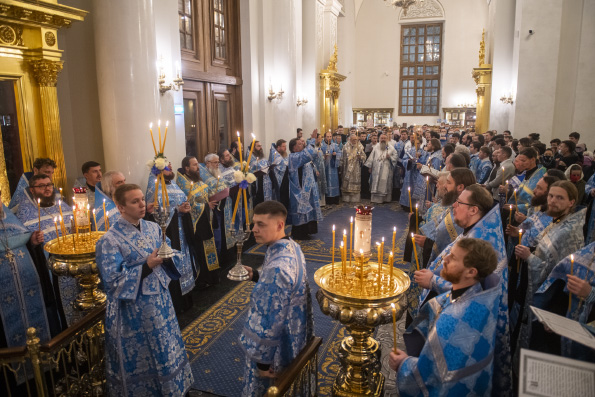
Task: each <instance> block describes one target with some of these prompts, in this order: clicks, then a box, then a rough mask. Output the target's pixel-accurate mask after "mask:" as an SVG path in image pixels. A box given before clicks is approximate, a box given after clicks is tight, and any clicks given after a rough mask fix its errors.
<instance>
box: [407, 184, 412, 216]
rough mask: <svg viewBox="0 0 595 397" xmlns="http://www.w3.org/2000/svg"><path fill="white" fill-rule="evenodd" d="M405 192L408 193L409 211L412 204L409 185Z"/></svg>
mask: <svg viewBox="0 0 595 397" xmlns="http://www.w3.org/2000/svg"><path fill="white" fill-rule="evenodd" d="M407 193H408V194H409V213H411V210H412V209H413V205H412V204H411V187H408V188H407Z"/></svg>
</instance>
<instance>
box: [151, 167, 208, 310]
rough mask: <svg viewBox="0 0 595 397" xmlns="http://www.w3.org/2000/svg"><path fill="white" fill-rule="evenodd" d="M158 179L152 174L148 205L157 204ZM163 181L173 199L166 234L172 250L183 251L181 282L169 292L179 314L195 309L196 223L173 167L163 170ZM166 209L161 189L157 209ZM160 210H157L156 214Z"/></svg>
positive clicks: (171, 286)
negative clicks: (175, 177) (194, 250)
mask: <svg viewBox="0 0 595 397" xmlns="http://www.w3.org/2000/svg"><path fill="white" fill-rule="evenodd" d="M155 178H156V175H155V174H154V173H152V172H151V174H150V175H149V181H148V184H147V192H146V194H145V199H146V200H147V202H148V203H154V202H155ZM163 178H164V180H165V186H166V189H167V196H168V199H169V219H168V221H167V229H166V231H165V234H166V235H167V237H168V238H169V239H170V241H171V247H172V248H173V249H175V250H177V251H180V257H179V261H178V262H177V263H176V268H177V269H178V272H179V273H180V279H179V280H172V281H171V282H170V283H169V292H170V295H171V297H172V301H173V304H174V309H175V310H176V313H181V312H182V311H184V310H186V309H188V308H189V307H190V306H191V305H192V301H191V299H192V298H191V295H189V293H190V292H191V291H192V289H194V280H195V279H196V276H197V274H198V272H197V269H196V267H195V263H194V257H193V252H192V248H193V247H192V246H191V243H192V241H193V239H192V235H193V231H192V219H191V216H190V214H189V212H190V204H189V203H188V200H187V198H186V195H185V194H184V192H183V191H182V189H180V187H179V186H178V185H176V184H175V183H172V181H173V179H174V173H173V172H172V171H171V164H170V165H169V166H168V167H166V168H165V169H164V170H163ZM164 205H167V203H166V202H165V200H164V199H163V188H161V186H160V189H159V193H158V194H157V206H158V207H163V206H164ZM156 210H157V209H156V208H154V209H153V213H154V211H156ZM149 219H150V218H149ZM183 296H184V298H183Z"/></svg>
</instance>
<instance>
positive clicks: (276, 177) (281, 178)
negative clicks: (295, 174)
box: [269, 139, 289, 208]
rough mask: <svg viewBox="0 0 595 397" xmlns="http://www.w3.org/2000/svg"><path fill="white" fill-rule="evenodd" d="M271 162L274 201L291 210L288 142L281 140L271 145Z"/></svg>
mask: <svg viewBox="0 0 595 397" xmlns="http://www.w3.org/2000/svg"><path fill="white" fill-rule="evenodd" d="M269 162H270V163H271V166H272V167H273V172H272V173H269V175H270V178H271V184H272V187H273V199H274V200H277V201H281V202H282V203H283V205H284V206H285V208H289V178H288V175H287V172H286V171H287V141H285V140H284V139H279V140H278V141H277V142H276V143H273V144H271V150H270V153H269Z"/></svg>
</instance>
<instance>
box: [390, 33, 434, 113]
mask: <svg viewBox="0 0 595 397" xmlns="http://www.w3.org/2000/svg"><path fill="white" fill-rule="evenodd" d="M441 52H442V24H435V23H434V24H420V25H403V26H402V27H401V71H400V73H401V79H400V94H399V101H400V102H399V103H400V106H399V115H401V116H408V115H426V116H436V115H438V99H439V95H440V69H441V57H440V55H441Z"/></svg>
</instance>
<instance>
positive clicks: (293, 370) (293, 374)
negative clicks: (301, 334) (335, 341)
mask: <svg viewBox="0 0 595 397" xmlns="http://www.w3.org/2000/svg"><path fill="white" fill-rule="evenodd" d="M321 343H322V338H319V337H317V336H315V337H313V338H312V339H311V340H310V342H308V343H307V344H306V346H304V348H303V349H302V351H301V352H300V354H298V356H297V357H296V358H295V360H293V361H292V362H291V365H290V366H289V367H287V368H286V369H285V370H284V371H283V372H282V373H281V374H280V375H279V377H278V378H277V380H276V381H275V384H274V386H271V387H269V389H268V390H267V394H266V397H279V396H316V395H317V394H318V349H319V348H320V344H321Z"/></svg>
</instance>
